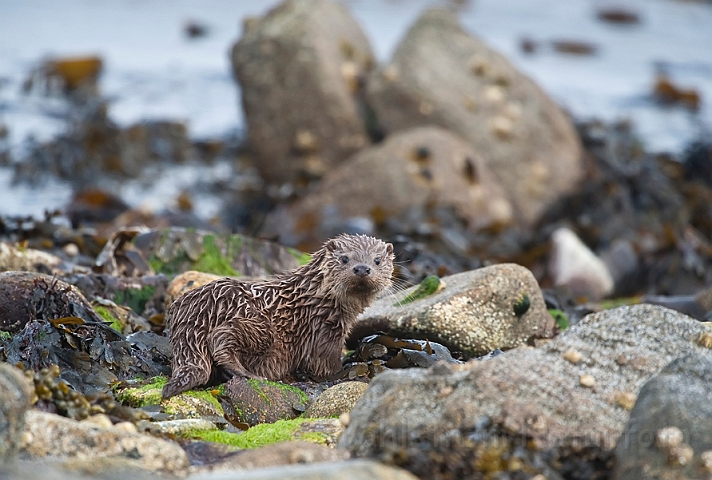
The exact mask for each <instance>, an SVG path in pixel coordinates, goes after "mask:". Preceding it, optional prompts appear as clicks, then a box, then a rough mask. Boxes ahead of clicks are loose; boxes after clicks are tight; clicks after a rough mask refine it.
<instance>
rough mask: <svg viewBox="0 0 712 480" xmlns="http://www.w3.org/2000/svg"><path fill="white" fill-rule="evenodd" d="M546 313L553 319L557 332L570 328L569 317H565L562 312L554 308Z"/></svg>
mask: <svg viewBox="0 0 712 480" xmlns="http://www.w3.org/2000/svg"><path fill="white" fill-rule="evenodd" d="M548 311H549V315H551V316H552V317H554V321H555V322H556V326H557V327H559V330H566V329H567V328H569V327H570V326H571V322H569V317H567V316H566V314H565V313H564V312H563V311H561V310H558V309H555V308H550V309H549V310H548Z"/></svg>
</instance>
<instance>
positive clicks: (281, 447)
mask: <svg viewBox="0 0 712 480" xmlns="http://www.w3.org/2000/svg"><path fill="white" fill-rule="evenodd" d="M349 456H350V455H349V452H347V451H346V450H340V449H336V448H329V447H326V446H324V445H316V444H314V443H311V442H305V441H303V440H292V441H288V442H280V443H276V444H273V445H267V446H265V447H261V448H256V449H254V450H243V451H241V452H237V453H233V454H231V455H229V456H227V457H226V458H223V459H222V460H220V461H219V462H217V463H214V464H212V465H210V466H208V467H204V468H196V469H193V470H192V471H191V473H192V474H193V475H195V474H197V473H201V472H209V471H227V470H250V469H254V468H266V467H275V466H279V465H293V464H308V463H321V462H337V461H339V460H346V459H348V458H349Z"/></svg>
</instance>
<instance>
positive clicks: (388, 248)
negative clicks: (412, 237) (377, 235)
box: [386, 243, 393, 255]
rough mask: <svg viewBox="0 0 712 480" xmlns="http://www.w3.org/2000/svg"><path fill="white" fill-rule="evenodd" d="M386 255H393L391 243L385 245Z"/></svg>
mask: <svg viewBox="0 0 712 480" xmlns="http://www.w3.org/2000/svg"><path fill="white" fill-rule="evenodd" d="M386 253H387V254H388V255H391V254H393V244H392V243H387V244H386Z"/></svg>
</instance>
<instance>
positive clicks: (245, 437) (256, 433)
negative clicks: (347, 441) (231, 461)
mask: <svg viewBox="0 0 712 480" xmlns="http://www.w3.org/2000/svg"><path fill="white" fill-rule="evenodd" d="M337 424H338V420H336V419H333V418H327V419H307V418H294V419H290V420H277V421H276V422H274V423H262V424H259V425H255V426H254V427H250V428H249V429H247V430H246V431H245V432H243V433H231V432H225V431H221V430H196V431H193V432H191V434H190V436H191V437H192V438H196V439H201V440H204V441H206V442H216V443H222V444H224V445H229V446H231V447H235V448H238V449H246V448H258V447H262V446H265V445H271V444H274V443H278V442H286V441H289V440H306V441H308V442H312V443H318V444H321V445H326V444H329V445H332V444H333V443H334V442H335V436H336V435H335V433H334V432H337V433H340V427H339V426H338V425H337ZM327 427H328V428H327ZM341 428H342V427H341Z"/></svg>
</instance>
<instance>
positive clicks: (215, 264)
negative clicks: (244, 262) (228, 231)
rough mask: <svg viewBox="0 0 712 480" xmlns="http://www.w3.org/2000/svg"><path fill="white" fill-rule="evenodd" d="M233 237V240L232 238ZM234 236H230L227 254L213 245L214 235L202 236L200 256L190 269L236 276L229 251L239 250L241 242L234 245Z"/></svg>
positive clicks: (233, 252)
mask: <svg viewBox="0 0 712 480" xmlns="http://www.w3.org/2000/svg"><path fill="white" fill-rule="evenodd" d="M233 238H234V240H233ZM235 240H238V241H239V239H237V238H235V237H230V240H228V245H227V250H228V252H227V256H225V255H223V254H222V251H220V248H219V247H218V246H217V245H215V235H206V236H205V238H203V248H204V250H203V253H202V254H201V255H200V258H199V259H198V260H197V261H196V262H195V263H194V264H193V266H192V268H191V270H197V271H199V272H205V273H214V274H215V275H227V276H237V275H238V273H237V270H235V269H234V268H232V258H231V253H232V254H233V255H234V254H235V252H237V251H239V249H240V246H241V243H242V242H240V243H239V244H236V245H234V243H235Z"/></svg>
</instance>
